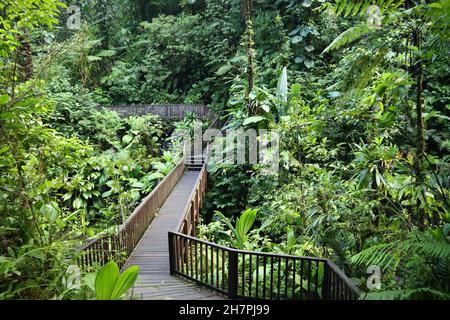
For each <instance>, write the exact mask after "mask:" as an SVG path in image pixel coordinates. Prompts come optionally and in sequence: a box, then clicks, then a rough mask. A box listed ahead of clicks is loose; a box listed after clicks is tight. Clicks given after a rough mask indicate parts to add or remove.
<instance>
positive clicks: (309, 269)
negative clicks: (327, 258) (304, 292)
mask: <svg viewBox="0 0 450 320" xmlns="http://www.w3.org/2000/svg"><path fill="white" fill-rule="evenodd" d="M311 278H312V277H311V260H308V300H311V280H312V279H311Z"/></svg>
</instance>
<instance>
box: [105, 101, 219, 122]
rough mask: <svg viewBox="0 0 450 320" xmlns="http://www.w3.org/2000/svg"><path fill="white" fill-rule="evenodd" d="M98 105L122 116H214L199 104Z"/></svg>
mask: <svg viewBox="0 0 450 320" xmlns="http://www.w3.org/2000/svg"><path fill="white" fill-rule="evenodd" d="M98 107H99V108H105V109H108V110H111V111H115V112H117V113H118V114H119V115H121V116H122V117H128V116H142V115H146V114H153V115H158V116H159V117H160V118H161V119H163V120H183V119H184V117H185V116H187V115H188V114H189V113H192V114H195V115H196V116H197V117H198V118H201V119H209V120H214V119H215V118H216V115H215V114H214V112H213V111H212V110H211V109H210V108H209V107H208V106H205V105H201V104H121V105H112V106H98Z"/></svg>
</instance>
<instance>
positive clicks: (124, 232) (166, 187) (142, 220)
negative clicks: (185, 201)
mask: <svg viewBox="0 0 450 320" xmlns="http://www.w3.org/2000/svg"><path fill="white" fill-rule="evenodd" d="M184 171H185V161H184V159H182V160H181V161H180V162H179V163H178V164H177V165H176V166H175V168H173V169H172V171H171V172H170V173H169V174H168V175H167V176H166V177H164V179H163V180H162V181H161V182H160V183H159V184H158V185H157V186H156V187H155V189H153V191H152V192H151V193H150V194H149V195H148V196H147V197H145V198H144V200H143V201H142V202H141V204H140V205H139V206H138V207H136V209H135V210H134V211H133V213H132V214H131V215H130V216H129V217H128V219H127V220H126V221H125V223H124V224H123V225H121V226H120V227H119V230H118V232H117V233H116V234H113V235H106V236H104V237H100V238H95V239H92V240H90V241H89V242H88V243H86V244H85V245H84V246H83V247H82V248H81V250H80V251H79V254H78V257H77V259H78V265H79V266H80V268H82V269H84V270H90V269H91V268H92V267H95V266H101V265H103V264H105V263H106V262H108V261H109V260H114V261H116V262H117V264H118V265H119V266H120V267H122V266H123V264H124V263H125V261H126V259H127V258H128V257H129V256H130V254H131V253H132V252H133V250H134V248H135V247H136V245H137V244H138V242H139V241H140V239H141V238H142V236H143V235H144V233H145V231H146V230H147V228H148V226H149V225H150V223H151V222H152V221H153V219H154V218H155V215H156V213H157V211H158V210H159V209H160V208H161V206H162V205H163V204H164V202H165V201H166V199H167V197H168V196H169V194H170V193H171V192H172V190H173V188H174V187H175V185H176V184H177V182H178V180H179V179H180V177H181V176H182V175H183V173H184Z"/></svg>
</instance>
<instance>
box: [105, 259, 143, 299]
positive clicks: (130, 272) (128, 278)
mask: <svg viewBox="0 0 450 320" xmlns="http://www.w3.org/2000/svg"><path fill="white" fill-rule="evenodd" d="M138 272H139V267H138V266H131V267H129V268H128V269H127V270H125V271H124V272H123V273H122V274H121V275H120V276H119V279H118V280H117V282H116V285H115V286H114V290H113V292H112V293H111V300H118V299H120V297H121V296H122V295H123V294H124V293H125V292H127V291H128V289H130V288H131V287H132V286H133V284H134V283H135V281H136V279H137V276H138Z"/></svg>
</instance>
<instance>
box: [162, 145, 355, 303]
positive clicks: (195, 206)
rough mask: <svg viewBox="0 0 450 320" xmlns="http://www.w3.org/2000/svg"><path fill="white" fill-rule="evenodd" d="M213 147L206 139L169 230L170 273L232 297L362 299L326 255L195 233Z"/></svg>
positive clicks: (349, 281)
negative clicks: (229, 242)
mask: <svg viewBox="0 0 450 320" xmlns="http://www.w3.org/2000/svg"><path fill="white" fill-rule="evenodd" d="M210 152H211V145H210V144H208V145H207V147H206V152H205V154H204V158H205V163H204V164H203V167H202V169H201V172H200V175H199V177H198V179H197V181H196V183H195V187H194V190H193V191H192V193H191V197H190V199H191V200H190V202H189V203H188V205H187V206H186V208H185V210H184V213H183V215H182V217H181V219H180V221H179V222H178V226H177V228H176V232H169V235H168V237H169V239H168V240H169V258H170V273H171V274H172V275H175V274H176V275H179V276H182V277H185V278H188V279H190V280H193V281H195V282H197V283H199V284H201V285H202V286H205V287H208V288H210V289H213V290H215V291H217V292H219V293H222V294H224V295H226V296H228V297H229V298H231V299H283V300H355V299H358V297H359V292H360V291H359V289H358V287H357V286H356V285H355V284H353V282H352V281H351V280H350V279H349V278H348V277H347V276H346V275H345V274H344V273H343V272H342V271H341V270H340V269H339V268H338V267H337V266H336V265H335V264H334V263H333V262H331V261H330V260H328V259H323V258H314V257H299V256H292V255H281V254H274V253H265V252H253V251H245V250H237V249H232V248H227V247H223V246H220V245H217V244H215V243H211V242H208V241H203V240H200V239H198V238H196V237H195V236H196V228H197V225H198V223H199V211H200V209H201V207H202V202H203V198H204V196H205V192H206V180H207V168H206V163H207V159H208V157H209V155H210Z"/></svg>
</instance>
